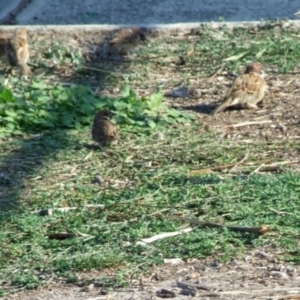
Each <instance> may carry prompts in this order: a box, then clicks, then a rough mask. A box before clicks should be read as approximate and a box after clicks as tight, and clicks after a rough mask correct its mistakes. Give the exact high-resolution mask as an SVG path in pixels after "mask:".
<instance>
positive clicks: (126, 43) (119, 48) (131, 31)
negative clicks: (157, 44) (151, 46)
mask: <svg viewBox="0 0 300 300" xmlns="http://www.w3.org/2000/svg"><path fill="white" fill-rule="evenodd" d="M145 40H146V35H145V33H144V32H143V30H141V29H140V28H137V27H131V28H125V29H122V30H120V31H119V32H118V33H117V34H116V35H115V36H114V38H113V39H112V40H111V41H110V42H109V44H110V46H111V47H112V48H113V50H114V51H115V52H116V53H118V54H121V55H123V54H128V52H130V51H131V50H132V49H134V48H135V47H136V46H137V45H138V44H139V42H141V41H145Z"/></svg>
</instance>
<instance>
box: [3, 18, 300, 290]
mask: <svg viewBox="0 0 300 300" xmlns="http://www.w3.org/2000/svg"><path fill="white" fill-rule="evenodd" d="M271 25H272V24H271ZM271 25H270V26H269V27H268V28H262V29H258V30H242V29H236V30H233V31H231V30H227V29H224V30H219V31H214V30H210V31H209V30H208V29H207V28H200V34H199V35H193V36H192V37H191V39H188V38H187V39H180V40H179V41H178V39H176V37H174V36H169V37H167V38H165V39H163V40H162V39H156V40H153V41H152V47H151V48H143V49H142V50H141V57H145V56H148V57H150V58H151V57H156V59H153V60H152V59H148V60H145V59H141V60H140V61H139V60H138V59H137V60H136V61H133V62H131V63H128V64H127V63H124V64H119V65H114V69H113V72H112V71H111V72H110V73H109V76H107V77H105V80H104V81H103V82H102V85H101V88H102V89H104V88H105V87H108V86H110V87H116V86H117V87H121V86H122V85H124V84H126V83H128V82H130V86H131V87H133V89H134V90H136V91H139V92H140V91H142V90H143V89H144V88H145V87H146V86H147V84H148V85H149V86H152V88H153V87H155V88H156V87H157V85H160V84H159V80H158V79H159V78H158V75H159V74H161V73H162V71H163V70H166V73H165V77H168V74H172V77H170V78H171V79H170V80H168V81H165V83H164V84H162V85H161V86H162V88H167V87H169V86H176V84H185V83H187V82H188V83H189V79H190V78H196V77H200V78H201V76H206V77H208V76H210V75H212V74H213V73H214V72H215V71H216V70H218V69H219V68H220V66H223V67H224V68H228V69H233V70H239V68H240V66H244V65H245V63H247V62H249V61H252V60H258V59H259V60H260V61H261V62H264V63H266V64H267V65H268V66H269V67H270V68H273V69H277V71H278V72H279V73H284V72H291V71H294V69H295V66H297V62H298V61H299V56H300V49H299V48H300V46H299V42H298V41H297V39H296V38H293V35H295V31H293V30H285V29H280V25H276V26H273V25H272V26H271ZM277 27H279V29H278V28H277ZM276 28H277V29H276ZM278 30H280V34H279V35H278ZM283 41H284V42H283ZM56 47H58V46H57V45H56ZM166 48H167V50H166ZM192 48H194V53H196V54H193V55H189V56H187V53H188V51H190V50H191V49H192ZM47 49H48V50H47V51H46V50H45V51H46V52H41V53H46V54H47V55H46V58H45V61H44V63H45V64H46V65H47V64H49V65H50V64H51V63H52V62H53V61H51V60H52V59H54V58H55V60H58V59H59V60H60V63H59V68H62V69H63V70H65V69H64V67H66V66H69V63H70V59H71V60H72V57H73V58H74V57H75V58H74V59H76V62H78V64H79V65H78V64H76V72H77V73H76V72H75V73H73V72H71V71H74V70H71V71H70V74H71V75H72V76H73V77H68V80H73V81H74V82H78V81H81V82H83V83H84V85H85V86H87V80H89V77H87V76H91V80H89V88H90V87H91V88H92V89H93V88H94V87H95V86H97V83H98V85H99V81H100V80H102V79H103V78H104V77H103V76H104V73H101V72H98V71H96V72H93V71H92V70H89V69H86V68H85V67H84V66H83V65H80V62H81V60H80V59H79V58H78V56H77V55H78V54H77V52H76V55H75V54H74V55H66V53H67V50H64V49H62V50H61V51H58V50H55V51H53V53H54V54H55V56H54V54H53V55H52V52H51V51H50V50H49V47H48V48H47ZM63 50H64V51H65V52H64V51H63ZM147 51H148V52H147ZM51 55H52V56H51ZM179 56H184V58H185V63H184V64H183V65H178V64H177V60H176V59H177V58H178V57H179ZM166 58H168V59H171V60H174V63H172V64H170V62H166V60H165V59H166ZM224 58H225V60H224ZM226 58H227V59H226ZM35 59H36V62H38V61H39V59H40V58H39V57H38V56H37V57H36V58H35ZM64 59H65V60H64ZM33 62H35V61H33ZM109 64H110V63H109V62H106V63H104V62H99V64H98V65H96V66H95V67H96V68H99V69H100V68H101V69H106V70H112V67H111V65H109ZM59 68H58V70H59V71H60V72H62V71H61V69H59ZM165 68H167V69H165ZM126 70H127V71H126ZM1 76H2V80H4V75H1ZM59 76H63V75H62V74H61V73H60V74H57V73H53V74H52V73H51V74H50V75H49V76H47V77H44V78H43V77H42V76H40V77H41V78H39V80H40V81H39V82H40V83H39V84H40V85H38V86H37V85H36V84H37V83H34V82H33V83H32V82H31V83H26V84H23V83H22V84H20V83H18V82H17V81H16V80H15V79H14V78H13V79H11V80H10V81H9V84H10V86H9V89H10V91H11V92H12V95H7V92H5V93H6V94H5V95H4V96H3V97H4V98H5V97H6V98H5V99H10V100H9V101H11V103H13V105H15V101H14V100H13V99H16V98H18V99H22V97H27V96H26V95H28V97H29V99H31V100H32V99H33V98H34V97H36V99H37V100H36V101H32V103H30V105H29V106H28V107H26V111H25V113H24V114H25V116H26V117H28V119H27V121H28V122H23V121H22V118H12V119H7V120H8V121H9V120H10V121H9V122H4V123H2V124H4V125H5V124H6V125H7V124H9V123H10V124H15V125H16V124H17V126H18V128H17V130H18V131H16V132H15V133H17V134H18V135H17V136H16V135H11V133H14V130H12V129H11V127H10V126H12V125H10V126H6V125H5V126H6V127H5V128H4V129H5V130H3V132H5V136H6V137H4V138H2V140H1V143H0V160H1V167H0V187H1V190H0V198H1V200H0V207H1V214H0V222H1V228H2V230H1V233H0V242H1V245H2V247H1V249H0V269H1V275H0V282H1V284H2V287H1V293H3V294H5V293H7V292H11V291H16V290H18V289H22V288H27V289H30V288H35V287H37V286H39V285H43V284H45V285H46V284H49V283H50V282H51V281H52V280H61V281H64V282H76V283H83V284H87V283H89V282H91V281H93V282H96V283H98V284H100V285H102V286H104V287H106V288H110V287H116V286H122V285H126V284H128V280H129V278H131V277H134V276H138V275H139V274H140V273H144V272H147V271H148V270H149V268H151V267H152V266H154V265H157V264H162V263H163V259H164V258H175V257H180V258H195V257H196V258H205V257H207V256H209V255H210V256H214V257H215V258H216V259H218V260H222V261H229V260H230V259H231V258H232V257H238V256H240V255H242V253H243V251H244V250H245V249H247V248H249V247H257V246H266V247H273V248H274V249H279V250H280V251H281V253H282V254H281V255H282V258H284V259H286V260H288V261H292V262H295V263H299V256H298V252H299V250H298V248H299V247H298V241H297V237H298V236H299V226H298V222H299V209H298V207H299V200H300V199H299V188H300V179H299V175H298V172H297V170H290V169H288V168H286V169H282V170H281V171H282V172H280V173H278V174H273V175H258V174H252V171H254V170H255V169H256V168H257V167H258V166H259V164H260V163H256V164H253V165H250V164H245V165H240V166H238V165H237V168H236V173H233V172H228V169H225V170H223V172H221V173H219V172H214V173H212V174H208V175H205V174H202V175H201V174H200V175H196V176H191V174H190V171H191V170H199V169H202V168H205V167H211V166H218V165H223V164H227V163H233V164H238V162H240V161H241V160H242V158H243V157H244V156H245V153H247V152H248V153H249V158H248V161H256V162H257V161H261V162H263V161H265V160H266V159H268V160H270V161H273V162H277V161H278V160H280V157H281V156H280V155H281V154H282V153H285V152H286V151H287V150H289V151H292V150H293V151H297V149H298V148H299V143H297V142H294V141H290V142H287V141H281V140H272V141H269V142H265V141H258V142H256V143H253V144H245V143H244V142H243V141H242V140H236V141H232V140H226V139H222V138H221V137H219V135H218V134H216V132H213V131H210V130H205V128H203V126H202V125H201V124H199V123H197V122H195V121H193V120H191V119H189V118H185V117H183V116H182V115H180V116H179V117H178V116H175V117H174V118H175V120H176V118H183V119H181V122H179V123H178V122H172V124H170V123H167V124H166V123H164V125H162V126H161V127H156V126H152V125H153V123H151V124H152V125H151V126H148V127H147V126H144V125H145V123H143V124H140V123H137V124H131V125H130V124H129V123H130V122H129V123H126V122H125V124H124V126H120V130H121V136H122V142H121V144H120V145H117V146H115V147H111V148H103V149H91V148H89V147H86V146H85V144H86V143H90V137H89V130H90V124H89V123H91V121H92V118H93V114H92V113H94V111H96V110H97V108H98V106H97V105H98V104H97V103H98V102H97V101H98V100H99V102H101V101H102V100H103V99H104V98H103V97H98V96H95V95H93V93H92V92H90V90H89V91H88V92H87V91H86V90H85V89H84V88H82V87H72V88H69V87H64V86H61V87H59V88H58V87H57V86H53V88H51V86H50V84H51V82H55V81H59V80H60V78H61V77H59ZM83 78H85V80H86V81H82V80H81V79H83ZM155 82H156V84H154V83H155ZM43 84H44V86H43ZM49 86H50V87H49ZM72 89H75V92H74V94H72V93H71V92H70V90H71V91H72ZM78 90H80V91H84V92H83V94H80V93H81V92H78ZM153 92H154V91H152V94H153ZM76 93H77V94H76ZM86 93H87V94H86ZM50 94H51V95H50ZM56 94H59V95H66V97H67V98H66V99H68V97H70V98H71V99H75V98H74V97H73V98H72V95H73V96H74V95H77V96H78V95H79V96H80V95H81V96H80V97H79V96H78V97H77V98H76V101H77V102H76V101H75V100H74V101H75V102H73V103H74V106H73V107H71V108H66V107H67V104H68V101H65V100H66V99H65V98H64V97H62V99H61V101H62V103H63V104H62V105H61V106H60V105H58V103H55V104H56V105H57V106H56V107H55V112H57V115H66V114H68V109H69V110H70V111H71V112H72V113H73V114H74V120H75V121H74V122H75V123H72V122H71V123H68V124H63V123H57V122H61V118H58V121H55V119H54V120H52V121H53V126H52V127H51V128H52V129H51V130H49V128H46V127H45V126H44V125H45V122H40V121H39V120H40V119H41V115H39V114H38V113H37V111H41V110H44V114H43V116H45V115H46V114H47V113H49V107H48V106H45V103H47V101H51V99H52V98H53V97H54V99H55V97H58V96H55V95H56ZM22 95H24V96H22ZM49 95H50V96H51V97H52V98H51V99H50V100H49V98H47V97H50V96H49ZM53 95H54V96H53ZM70 95H71V96H70ZM86 95H89V97H90V98H89V99H90V101H88V103H90V105H88V104H87V103H86V102H84V101H83V102H80V101H81V100H80V99H86ZM46 96H47V97H46ZM59 99H60V98H59ZM78 99H79V100H78ZM105 99H106V98H105ZM115 99H117V100H116V101H117V102H115V103H117V104H118V103H123V102H124V101H125V100H124V98H123V99H122V98H120V97H119V98H118V97H116V98H115ZM120 99H121V100H122V101H121V100H120ZM9 101H8V102H9ZM78 101H79V102H78ZM9 103H10V102H9ZM78 103H80V104H82V105H83V108H82V107H81V106H80V105H79V106H76V104H78ZM95 103H96V104H95ZM101 103H102V102H101ZM27 104H28V102H27ZM7 105H9V104H7ZM11 105H12V104H11ZM93 105H95V106H93ZM134 105H135V104H133V107H129V109H128V111H129V112H130V113H132V119H131V120H134V119H135V117H136V116H135V107H134ZM21 107H23V106H21ZM52 108H53V107H52ZM16 109H20V108H18V107H17V108H16V107H13V109H12V111H15V110H16ZM22 109H23V108H22ZM22 109H21V110H22ZM31 109H32V110H31ZM39 109H40V110H39ZM114 109H115V110H116V111H117V112H120V111H122V110H123V109H124V108H119V107H117V105H115V106H114ZM83 110H86V113H85V114H82V111H83ZM154 110H155V111H156V110H157V107H156V108H155V109H154ZM32 111H33V112H32ZM151 111H153V110H151V109H150V112H151ZM133 112H134V113H133ZM12 113H13V112H12ZM30 113H31V115H30ZM52 115H53V114H52ZM120 115H121V114H120ZM17 117H18V116H17ZM155 117H157V116H155ZM16 119H17V120H18V122H15V120H16ZM7 120H6V121H7ZM20 120H21V121H22V122H21V121H20ZM32 120H33V121H32ZM34 120H36V122H35V121H34ZM119 120H120V119H119ZM77 121H78V122H77ZM76 122H77V123H76ZM173 123H174V124H173ZM181 123H182V124H181ZM75 124H78V126H76V125H75ZM15 125H14V126H15ZM55 125H57V127H56V126H55ZM87 125H88V126H87ZM140 125H141V126H140ZM142 125H143V126H142ZM67 128H71V129H73V130H71V131H70V130H69V131H68V130H67ZM62 129H64V130H62ZM74 129H76V130H74ZM28 133H31V135H30V134H28ZM32 133H34V134H37V133H42V134H41V135H32ZM97 174H100V175H101V177H103V179H104V180H105V183H104V184H103V185H97V184H95V183H93V179H94V177H95V175H97ZM88 205H94V207H88ZM97 205H98V207H97ZM99 205H102V206H99ZM74 206H75V207H78V209H76V210H71V211H68V212H60V211H56V210H55V208H60V207H74ZM45 208H53V209H54V210H53V214H52V215H47V216H40V215H38V214H37V213H36V211H39V210H41V209H45ZM174 215H184V216H187V217H191V218H197V219H200V220H205V221H211V222H216V223H220V224H224V225H236V226H254V227H255V226H261V225H263V224H265V225H267V226H268V227H270V228H271V229H272V231H271V232H270V233H268V234H266V235H263V236H257V235H253V234H247V233H240V232H232V231H229V230H226V229H213V228H203V227H197V226H193V228H194V229H193V231H192V232H191V233H188V234H183V235H179V236H176V237H172V238H167V239H163V240H160V241H157V242H155V243H153V244H151V245H149V246H147V247H143V246H141V245H137V244H136V243H137V242H138V241H140V240H141V239H143V238H147V237H151V236H153V235H155V234H159V233H162V232H169V231H176V230H179V229H182V228H184V227H186V226H188V224H186V223H183V222H180V221H175V220H173V219H172V216H174ZM64 232H68V233H71V234H72V235H73V236H72V237H71V238H67V239H63V240H58V239H51V238H50V237H51V235H52V234H57V233H64ZM109 268H114V270H115V276H109V275H107V276H105V275H103V276H101V277H100V278H99V277H92V276H91V277H90V278H89V280H87V281H84V282H82V280H81V279H79V276H78V274H79V272H83V273H86V272H89V271H91V270H98V271H101V272H104V274H105V270H106V269H109Z"/></svg>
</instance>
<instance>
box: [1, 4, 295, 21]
mask: <svg viewBox="0 0 300 300" xmlns="http://www.w3.org/2000/svg"><path fill="white" fill-rule="evenodd" d="M28 2H29V3H28ZM20 3H23V5H19V6H20V9H17V10H16V11H15V16H14V22H16V23H17V24H20V25H44V24H45V25H46V24H48V25H53V24H56V25H63V24H116V25H132V24H138V25H155V24H172V23H185V22H209V21H221V20H224V21H260V20H274V19H276V18H279V19H285V18H287V19H299V18H298V17H297V16H295V15H294V13H296V12H297V11H299V10H300V1H299V0H144V1H140V0H0V21H1V19H2V20H3V16H6V17H7V15H8V14H9V12H10V11H12V9H13V8H16V6H17V5H18V4H20ZM24 4H25V5H24ZM22 6H23V7H22ZM24 6H25V7H24Z"/></svg>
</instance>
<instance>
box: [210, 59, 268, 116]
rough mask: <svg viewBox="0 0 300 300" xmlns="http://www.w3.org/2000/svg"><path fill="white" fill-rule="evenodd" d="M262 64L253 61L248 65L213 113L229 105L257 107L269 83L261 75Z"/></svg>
mask: <svg viewBox="0 0 300 300" xmlns="http://www.w3.org/2000/svg"><path fill="white" fill-rule="evenodd" d="M261 72H262V64H260V63H252V64H249V65H248V66H247V67H246V70H245V72H244V74H242V75H240V76H238V77H237V78H236V79H235V80H234V82H233V84H232V86H231V88H230V89H229V91H228V92H227V94H226V96H225V99H224V102H223V103H222V104H221V105H220V106H218V107H217V108H216V109H215V110H214V111H213V112H212V114H213V115H215V114H217V113H218V112H221V111H223V110H225V109H226V108H227V107H229V106H237V107H240V108H249V109H257V108H258V107H257V104H258V103H259V102H260V101H261V100H262V98H263V97H264V94H265V91H266V88H267V85H266V82H265V80H264V79H263V77H262V76H261Z"/></svg>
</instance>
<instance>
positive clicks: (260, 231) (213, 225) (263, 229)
mask: <svg viewBox="0 0 300 300" xmlns="http://www.w3.org/2000/svg"><path fill="white" fill-rule="evenodd" d="M171 218H172V219H173V220H180V221H186V222H189V223H193V224H197V225H200V226H207V227H211V228H227V229H229V230H231V231H240V232H251V233H257V234H265V233H266V232H268V231H270V229H269V228H268V227H267V226H265V225H263V226H261V227H239V226H224V225H221V224H217V223H212V222H206V221H200V220H197V219H191V218H186V217H179V216H172V217H171Z"/></svg>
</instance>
